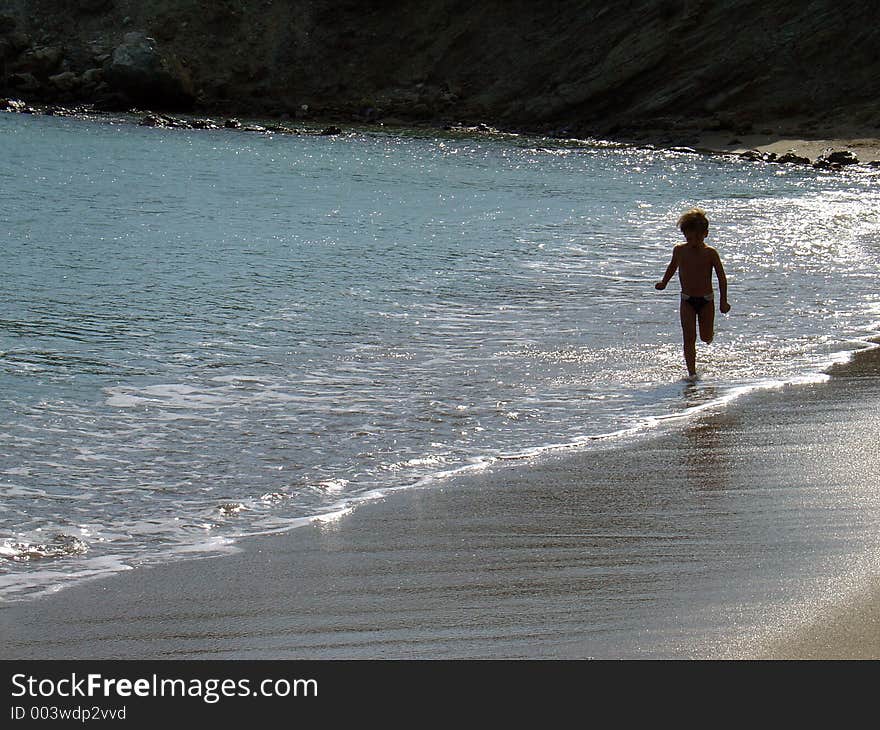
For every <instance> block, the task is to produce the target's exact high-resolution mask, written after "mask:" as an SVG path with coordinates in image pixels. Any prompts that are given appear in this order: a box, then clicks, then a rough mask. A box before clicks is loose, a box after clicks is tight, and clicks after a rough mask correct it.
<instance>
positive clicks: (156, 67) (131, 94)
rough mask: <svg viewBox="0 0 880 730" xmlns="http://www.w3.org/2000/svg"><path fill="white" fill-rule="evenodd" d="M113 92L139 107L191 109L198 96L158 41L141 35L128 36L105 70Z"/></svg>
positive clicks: (178, 65)
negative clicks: (161, 50)
mask: <svg viewBox="0 0 880 730" xmlns="http://www.w3.org/2000/svg"><path fill="white" fill-rule="evenodd" d="M103 72H104V73H103V76H104V80H105V81H106V83H107V85H108V87H109V89H110V91H112V92H115V93H117V94H119V95H120V96H121V97H122V98H123V99H124V100H125V101H127V102H131V103H132V104H134V105H139V106H160V107H163V108H166V109H180V108H186V107H191V106H192V104H193V102H194V100H195V94H194V93H193V88H192V82H191V80H190V78H189V75H188V73H187V72H186V71H185V69H184V68H183V66H182V65H181V64H180V62H179V61H178V60H177V59H176V58H175V57H174V56H173V55H171V54H167V53H162V52H160V50H159V48H158V46H157V43H156V40H155V39H154V38H150V37H149V36H147V34H146V33H144V32H142V31H133V32H131V33H126V34H125V37H124V38H123V41H122V43H120V44H119V45H118V46H117V47H116V49H115V50H114V51H113V54H112V56H111V57H110V59H109V61H107V63H106V64H105V66H104V69H103Z"/></svg>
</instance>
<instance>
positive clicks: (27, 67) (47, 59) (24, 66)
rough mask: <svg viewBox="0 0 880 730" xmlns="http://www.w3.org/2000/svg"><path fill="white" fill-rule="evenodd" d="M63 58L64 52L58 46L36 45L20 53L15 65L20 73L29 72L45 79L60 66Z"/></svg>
mask: <svg viewBox="0 0 880 730" xmlns="http://www.w3.org/2000/svg"><path fill="white" fill-rule="evenodd" d="M63 58H64V53H63V52H62V50H61V49H60V48H57V47H55V46H38V47H36V48H31V49H29V50H27V51H25V52H24V53H22V54H21V56H19V58H18V60H17V61H16V63H15V67H16V69H17V70H18V71H19V72H21V73H30V74H33V75H34V76H39V77H42V78H44V79H45V78H47V77H49V76H50V75H51V74H52V73H53V72H55V71H57V70H58V69H59V68H60V66H61V61H62V60H63Z"/></svg>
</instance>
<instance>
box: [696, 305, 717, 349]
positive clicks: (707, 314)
mask: <svg viewBox="0 0 880 730" xmlns="http://www.w3.org/2000/svg"><path fill="white" fill-rule="evenodd" d="M697 316H698V318H699V320H700V339H701V340H702V341H703V342H705V343H706V344H707V345H708V344H709V343H710V342H711V341H712V338H713V337H714V336H715V302H706V304H704V305H703V306H702V307H701V308H700V311H699V314H698V315H697Z"/></svg>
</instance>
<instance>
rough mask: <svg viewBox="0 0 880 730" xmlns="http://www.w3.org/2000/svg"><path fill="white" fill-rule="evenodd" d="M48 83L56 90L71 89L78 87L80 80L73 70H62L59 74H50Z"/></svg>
mask: <svg viewBox="0 0 880 730" xmlns="http://www.w3.org/2000/svg"><path fill="white" fill-rule="evenodd" d="M49 83H50V84H52V86H54V87H55V88H56V89H58V91H73V90H74V89H77V88H79V86H80V85H81V83H82V81H81V79H80V77H79V76H77V75H76V74H75V73H73V71H62V72H61V73H60V74H55V75H54V76H50V77H49Z"/></svg>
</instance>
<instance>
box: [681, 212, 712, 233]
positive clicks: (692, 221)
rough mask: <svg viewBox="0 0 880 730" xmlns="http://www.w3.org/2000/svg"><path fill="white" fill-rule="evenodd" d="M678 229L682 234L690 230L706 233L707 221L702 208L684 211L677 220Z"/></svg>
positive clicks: (707, 228)
mask: <svg viewBox="0 0 880 730" xmlns="http://www.w3.org/2000/svg"><path fill="white" fill-rule="evenodd" d="M678 228H679V230H680V231H681V232H682V233H683V232H684V231H687V230H690V229H696V230H699V231H708V230H709V219H708V218H707V217H706V211H705V210H703V209H702V208H691V209H690V210H688V211H685V212H684V213H682V215H681V218H679V219H678Z"/></svg>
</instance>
